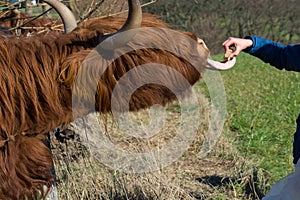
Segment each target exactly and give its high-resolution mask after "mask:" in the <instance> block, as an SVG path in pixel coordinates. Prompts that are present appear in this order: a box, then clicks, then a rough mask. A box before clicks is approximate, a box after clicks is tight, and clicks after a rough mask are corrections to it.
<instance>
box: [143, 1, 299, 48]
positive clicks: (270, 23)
mask: <svg viewBox="0 0 300 200" xmlns="http://www.w3.org/2000/svg"><path fill="white" fill-rule="evenodd" d="M144 11H146V12H151V13H155V14H158V15H160V16H162V17H163V19H164V20H166V21H167V22H169V23H171V24H172V25H173V26H174V28H178V29H183V30H188V31H192V32H194V33H196V34H197V35H198V37H200V38H202V39H204V41H205V42H206V43H207V45H208V47H209V48H210V50H211V52H212V53H219V52H222V51H223V49H222V47H221V45H222V42H223V41H224V40H226V39H227V37H229V36H235V37H243V36H245V35H249V34H251V35H258V36H261V37H265V38H269V39H272V40H275V41H278V42H282V43H296V42H299V41H300V38H299V36H300V26H299V25H300V6H299V1H296V0H267V1H266V0H257V1H249V0H209V1H208V0H160V1H158V2H157V3H156V4H152V5H150V6H147V7H145V8H144Z"/></svg>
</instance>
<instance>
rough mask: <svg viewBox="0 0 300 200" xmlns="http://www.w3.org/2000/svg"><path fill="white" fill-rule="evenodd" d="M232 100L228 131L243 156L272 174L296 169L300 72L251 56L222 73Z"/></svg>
mask: <svg viewBox="0 0 300 200" xmlns="http://www.w3.org/2000/svg"><path fill="white" fill-rule="evenodd" d="M222 76H223V79H224V82H225V88H226V93H227V101H228V115H229V117H228V130H229V131H230V137H233V138H237V141H238V144H237V148H238V149H239V152H240V154H241V155H242V156H244V157H245V158H249V159H253V160H254V161H255V162H257V163H259V166H260V167H262V168H263V169H265V170H267V171H268V172H269V173H270V175H271V182H274V181H276V180H278V179H279V178H281V177H283V176H285V175H287V174H288V173H289V172H290V171H291V170H293V164H292V142H293V133H294V131H295V127H296V124H295V120H296V118H297V115H298V113H299V111H300V109H299V108H300V104H299V99H300V94H299V89H300V84H299V76H300V74H299V73H295V72H288V71H285V70H277V69H275V68H273V67H272V66H270V65H268V64H265V63H263V62H262V61H260V60H258V59H257V58H254V57H252V56H250V55H247V54H240V56H239V57H238V60H237V64H236V66H235V67H234V68H233V69H231V70H229V71H226V72H223V73H222Z"/></svg>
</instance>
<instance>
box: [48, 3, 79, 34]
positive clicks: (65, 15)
mask: <svg viewBox="0 0 300 200" xmlns="http://www.w3.org/2000/svg"><path fill="white" fill-rule="evenodd" d="M44 2H45V3H47V4H49V5H50V6H52V7H53V8H54V9H55V10H56V12H57V13H58V14H59V16H60V17H61V19H62V21H63V23H64V28H65V33H70V32H72V31H73V30H74V29H75V28H76V27H77V22H76V19H75V17H74V15H73V13H72V12H71V10H70V9H69V8H68V7H67V6H66V5H64V4H63V3H61V2H59V1H58V0H44Z"/></svg>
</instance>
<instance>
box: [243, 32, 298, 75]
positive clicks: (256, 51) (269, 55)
mask: <svg viewBox="0 0 300 200" xmlns="http://www.w3.org/2000/svg"><path fill="white" fill-rule="evenodd" d="M245 38H248V39H251V40H252V41H253V46H252V47H251V48H248V49H246V50H244V51H245V52H247V53H249V54H251V55H253V56H255V57H257V58H259V59H261V60H262V61H264V62H266V63H269V64H271V65H272V66H274V67H276V68H278V69H286V70H289V71H297V72H300V44H294V45H293V44H290V45H283V44H280V43H276V42H273V41H271V40H267V39H263V38H260V37H256V36H247V37H245Z"/></svg>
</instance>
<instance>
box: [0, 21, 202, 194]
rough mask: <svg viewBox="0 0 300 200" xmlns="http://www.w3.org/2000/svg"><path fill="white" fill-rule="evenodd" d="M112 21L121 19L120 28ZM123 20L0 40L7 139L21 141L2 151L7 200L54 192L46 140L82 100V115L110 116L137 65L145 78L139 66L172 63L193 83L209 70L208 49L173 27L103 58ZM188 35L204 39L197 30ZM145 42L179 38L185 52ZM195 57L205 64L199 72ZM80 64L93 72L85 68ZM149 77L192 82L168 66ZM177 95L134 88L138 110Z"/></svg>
mask: <svg viewBox="0 0 300 200" xmlns="http://www.w3.org/2000/svg"><path fill="white" fill-rule="evenodd" d="M116 21H119V22H118V23H117V22H116ZM112 22H115V24H114V25H112V24H113V23H112ZM123 23H124V18H113V19H112V18H109V19H108V20H107V21H105V20H100V21H99V20H98V21H97V20H90V21H87V22H84V23H83V24H82V25H81V27H80V28H77V29H75V30H74V31H73V32H72V33H70V34H67V35H61V36H59V37H58V36H57V35H53V36H52V35H49V36H47V37H40V38H35V39H25V38H21V39H19V40H9V39H7V40H1V41H0V113H1V114H0V140H1V138H2V141H6V140H7V139H8V138H10V137H11V136H15V139H14V141H7V142H6V144H5V145H4V146H2V148H0V183H1V184H0V198H5V199H24V198H25V197H27V198H29V199H30V197H31V196H30V195H37V194H41V195H42V196H45V195H46V192H45V191H44V190H43V186H44V185H45V186H47V187H48V188H50V184H51V182H52V181H53V178H54V177H53V176H52V175H51V173H50V171H51V170H52V168H53V161H52V157H51V153H50V151H49V149H48V148H47V147H46V146H45V145H44V144H43V139H44V135H45V134H44V133H46V132H48V131H50V130H53V129H54V128H56V127H58V126H64V125H67V124H69V123H70V122H71V121H72V120H73V119H74V116H73V112H72V101H74V99H75V100H76V99H80V100H81V101H83V104H81V105H83V106H82V107H79V112H78V113H76V114H77V115H76V117H80V116H82V115H84V114H87V113H88V112H91V111H92V110H93V109H96V110H97V111H100V112H102V113H108V112H110V111H111V94H112V91H113V89H114V86H115V85H116V83H117V81H118V80H119V79H120V78H121V77H122V76H123V75H124V74H125V73H126V72H128V71H129V70H133V72H134V73H133V76H134V78H136V79H138V78H139V76H140V75H139V74H138V73H136V71H134V69H136V67H137V66H141V65H143V64H147V63H159V64H163V65H166V66H169V67H171V68H173V69H174V70H176V71H178V72H179V73H180V74H182V75H183V77H185V79H186V80H188V81H189V83H190V84H191V85H192V84H194V83H195V82H196V81H197V80H199V78H200V77H201V73H199V71H200V72H203V69H204V66H205V64H206V58H207V56H208V52H205V51H204V50H203V52H199V51H198V50H197V45H195V42H194V43H193V44H191V43H189V41H188V40H178V41H176V43H175V44H174V40H172V39H170V40H169V39H168V35H167V33H166V32H165V31H160V32H155V33H152V32H147V33H146V32H145V33H143V32H141V34H139V35H138V36H137V37H141V38H137V40H136V41H135V42H132V43H130V44H128V45H127V47H128V48H130V49H131V51H130V52H129V53H126V54H124V55H123V52H122V50H117V51H116V52H115V54H118V55H120V57H118V58H117V59H116V60H114V61H113V60H111V59H109V58H106V57H103V56H102V55H101V52H100V54H99V53H98V52H96V53H92V51H93V49H94V48H95V47H96V46H97V44H98V41H99V36H101V35H103V34H104V33H107V32H108V33H109V32H112V31H114V30H116V29H118V28H120V26H121V25H122V24H123ZM143 26H148V27H149V26H150V27H151V26H153V27H167V25H166V24H165V23H162V22H161V21H159V20H158V19H156V18H155V17H151V16H149V17H148V18H145V20H144V21H143ZM103 27H104V28H103ZM141 31H143V30H141ZM185 34H187V36H189V37H191V38H193V39H194V40H196V37H195V36H194V35H192V34H189V33H185ZM173 39H174V38H173ZM138 41H151V42H152V43H153V45H154V46H158V47H159V46H161V47H164V46H168V45H169V43H170V42H172V45H173V47H172V48H173V50H174V52H178V51H177V50H178V49H181V48H183V49H182V50H183V51H182V52H178V55H176V54H174V53H172V52H173V50H172V52H168V51H165V50H163V49H157V48H142V47H143V46H144V44H143V43H139V42H138ZM179 47H180V48H179ZM199 54H200V56H199ZM180 55H184V56H183V57H181V56H180ZM190 60H194V61H195V63H197V65H198V66H199V69H198V70H197V69H195V68H194V66H193V65H192V64H191V63H190V62H189V61H190ZM112 61H113V62H112ZM110 62H112V63H110ZM108 63H110V64H109V67H108V68H107V69H106V71H105V72H104V73H103V75H102V77H101V79H100V81H99V79H98V78H99V77H98V75H99V73H101V70H103V68H102V67H103V66H105V65H108ZM80 68H82V69H84V70H83V71H86V72H87V73H86V74H84V73H79V69H80ZM94 70H96V71H94ZM149 76H150V77H153V76H159V79H160V80H163V79H167V82H168V83H170V84H169V85H173V86H174V88H176V90H177V91H178V93H180V94H184V93H185V91H186V90H187V88H186V85H185V84H183V83H184V81H183V80H182V79H179V78H178V77H177V76H170V73H169V72H168V70H163V71H162V73H159V74H157V73H154V72H153V70H152V71H151V70H150V71H149ZM76 80H83V81H84V82H83V86H84V87H85V88H84V89H82V88H81V89H80V88H78V87H77V86H78V85H76V84H75V83H76ZM85 81H86V82H85ZM95 81H97V82H96V83H98V84H97V90H96V92H94V93H93V91H89V90H91V88H89V87H88V86H89V83H91V84H94V83H95ZM98 81H99V82H98ZM74 84H75V85H74ZM95 100H96V102H95ZM173 100H176V96H175V95H174V93H173V91H172V89H168V88H167V87H164V86H160V85H158V84H146V85H145V86H142V87H140V88H138V89H137V90H136V91H135V92H134V94H133V96H132V97H131V99H130V105H129V109H130V110H132V111H135V110H139V109H143V108H146V107H149V106H151V105H153V104H162V105H165V104H166V103H168V102H170V101H173ZM120 103H122V102H120ZM125 103H126V102H125ZM90 105H92V106H90ZM93 106H94V107H93ZM76 109H77V108H76ZM76 111H78V110H76Z"/></svg>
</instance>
